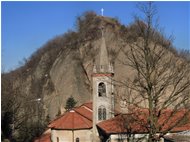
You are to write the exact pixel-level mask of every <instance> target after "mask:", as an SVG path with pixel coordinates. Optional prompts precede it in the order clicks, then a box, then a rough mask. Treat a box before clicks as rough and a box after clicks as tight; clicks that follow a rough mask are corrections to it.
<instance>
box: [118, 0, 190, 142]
mask: <svg viewBox="0 0 190 142" xmlns="http://www.w3.org/2000/svg"><path fill="white" fill-rule="evenodd" d="M139 9H140V10H141V11H142V13H143V14H144V15H145V19H144V20H140V19H139V18H136V22H135V30H136V32H137V33H136V36H137V38H136V41H134V42H129V40H126V41H127V44H128V46H127V47H128V48H123V49H122V51H123V53H124V55H126V56H125V57H126V60H125V61H123V60H121V62H122V63H123V64H124V65H126V66H128V67H129V68H130V69H131V70H132V71H133V72H134V76H133V77H130V78H127V79H126V81H122V82H119V83H118V84H120V85H124V86H125V87H126V89H127V90H129V91H128V92H130V94H127V95H126V96H130V99H129V98H127V99H126V103H127V105H128V106H130V107H132V108H133V109H129V111H130V113H133V112H134V113H133V116H134V117H133V118H134V119H135V120H136V121H138V120H140V125H141V126H142V127H144V128H146V131H147V133H148V141H149V142H154V141H156V139H160V138H161V137H163V136H164V135H165V134H166V133H168V132H169V131H171V130H173V129H174V128H175V127H178V126H180V125H184V124H185V123H189V122H188V121H185V120H188V119H186V117H189V108H188V106H189V102H190V101H189V98H190V96H189V95H190V94H189V88H190V64H189V63H188V62H187V61H186V60H185V59H183V58H180V57H177V56H176V54H175V52H174V49H173V47H172V44H171V43H172V40H171V38H169V39H166V37H164V36H163V35H161V33H160V31H159V29H158V24H155V25H156V26H154V19H153V18H154V16H155V14H156V9H155V7H154V5H153V3H152V2H149V3H146V4H144V3H143V4H141V5H140V6H139ZM126 41H125V42H126ZM130 107H129V108H130ZM134 107H135V108H136V109H134ZM144 108H146V109H144ZM134 110H135V111H134ZM138 112H139V114H138ZM142 117H144V118H147V119H146V120H145V121H142V120H141V119H140V118H142ZM173 118H176V119H175V120H174V119H173ZM161 119H163V121H162V122H161V121H160V120H161ZM171 121H172V122H171ZM142 122H143V123H142ZM128 123H130V122H128ZM158 134H159V135H158Z"/></svg>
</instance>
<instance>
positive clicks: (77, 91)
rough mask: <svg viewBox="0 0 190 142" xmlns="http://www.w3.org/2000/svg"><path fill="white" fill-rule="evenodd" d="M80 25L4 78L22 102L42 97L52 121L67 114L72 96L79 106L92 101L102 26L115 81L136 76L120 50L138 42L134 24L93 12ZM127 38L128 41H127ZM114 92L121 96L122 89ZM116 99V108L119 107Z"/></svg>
mask: <svg viewBox="0 0 190 142" xmlns="http://www.w3.org/2000/svg"><path fill="white" fill-rule="evenodd" d="M77 22H78V23H77V24H78V25H77V31H76V32H72V31H69V32H68V33H66V34H64V35H61V36H58V37H56V38H54V39H53V40H51V41H49V42H48V43H47V44H45V45H44V46H43V47H42V48H40V49H39V50H38V51H36V53H34V54H33V55H32V56H31V58H30V59H28V60H27V61H26V63H25V64H24V65H23V66H22V67H20V68H18V69H16V70H14V71H11V72H9V73H6V74H4V75H3V76H2V79H3V80H6V79H7V76H9V78H10V77H11V81H10V82H11V86H9V88H8V90H12V92H13V93H7V94H11V95H14V96H16V98H17V99H19V100H20V101H22V102H29V101H28V100H34V99H36V98H42V104H43V105H42V106H41V109H42V110H43V112H44V116H50V118H51V119H53V118H55V116H56V115H57V114H58V112H60V111H61V112H64V107H65V104H66V100H67V98H69V97H70V96H73V97H74V99H75V100H76V101H77V102H78V103H77V105H80V104H82V103H85V102H88V101H92V80H91V74H92V70H93V65H94V62H95V61H96V60H95V59H96V58H97V56H98V51H99V47H100V44H101V30H100V28H101V26H102V25H103V26H104V28H105V29H104V35H105V43H106V46H107V49H108V54H109V55H108V56H109V60H110V61H111V63H112V64H113V68H114V72H115V76H114V79H115V80H125V79H126V77H132V76H133V73H134V72H133V71H132V70H131V69H130V68H129V67H127V66H125V65H123V64H122V62H121V61H124V60H125V55H124V54H123V52H121V49H122V48H123V47H125V49H126V50H127V49H128V48H127V46H128V44H127V42H136V40H137V37H138V35H136V34H134V30H135V29H136V28H135V25H130V26H128V27H125V26H123V25H121V24H120V23H119V22H118V21H117V20H115V19H112V18H107V17H101V16H97V15H96V14H94V13H91V12H90V13H86V14H84V15H83V16H81V17H79V18H78V21H77ZM125 36H127V38H128V39H129V40H128V41H126V40H124V39H126V37H125ZM2 82H3V81H2ZM5 90H6V88H5ZM115 90H116V93H118V92H119V93H121V90H122V89H117V88H115ZM124 91H125V90H124ZM5 92H7V91H5ZM5 95H6V93H5ZM117 99H118V97H116V98H115V102H116V107H119V102H118V100H117ZM33 103H34V102H33Z"/></svg>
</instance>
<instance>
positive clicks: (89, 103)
mask: <svg viewBox="0 0 190 142" xmlns="http://www.w3.org/2000/svg"><path fill="white" fill-rule="evenodd" d="M82 106H86V107H87V108H89V109H91V110H92V102H88V103H84V104H83V105H82Z"/></svg>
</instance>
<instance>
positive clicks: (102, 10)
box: [101, 8, 104, 16]
mask: <svg viewBox="0 0 190 142" xmlns="http://www.w3.org/2000/svg"><path fill="white" fill-rule="evenodd" d="M101 12H102V16H104V9H103V8H102V9H101Z"/></svg>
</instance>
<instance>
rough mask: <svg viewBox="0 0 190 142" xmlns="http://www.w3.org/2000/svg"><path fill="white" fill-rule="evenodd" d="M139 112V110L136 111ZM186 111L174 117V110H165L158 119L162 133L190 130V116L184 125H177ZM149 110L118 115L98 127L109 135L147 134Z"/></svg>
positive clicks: (181, 111)
mask: <svg viewBox="0 0 190 142" xmlns="http://www.w3.org/2000/svg"><path fill="white" fill-rule="evenodd" d="M136 111H137V110H136ZM185 113H186V111H185V110H180V111H178V112H176V113H175V114H174V115H171V114H172V110H164V111H163V112H162V114H161V115H160V117H159V118H158V126H161V127H160V131H165V130H169V129H170V128H171V130H170V131H172V132H177V131H185V130H190V114H189V115H188V117H187V118H188V119H187V120H186V121H187V122H185V123H184V124H180V125H178V126H177V125H175V124H176V123H177V122H178V121H179V120H180V119H182V118H183V116H184V114H185ZM147 126H148V110H147V109H144V110H141V111H139V110H138V112H135V114H125V115H118V116H116V117H114V118H112V119H109V120H106V121H103V122H100V123H99V124H98V127H99V128H101V129H102V130H104V131H105V132H106V133H107V134H111V133H122V132H126V133H127V132H130V133H146V132H148V130H149V128H148V127H147ZM172 126H175V127H172Z"/></svg>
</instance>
